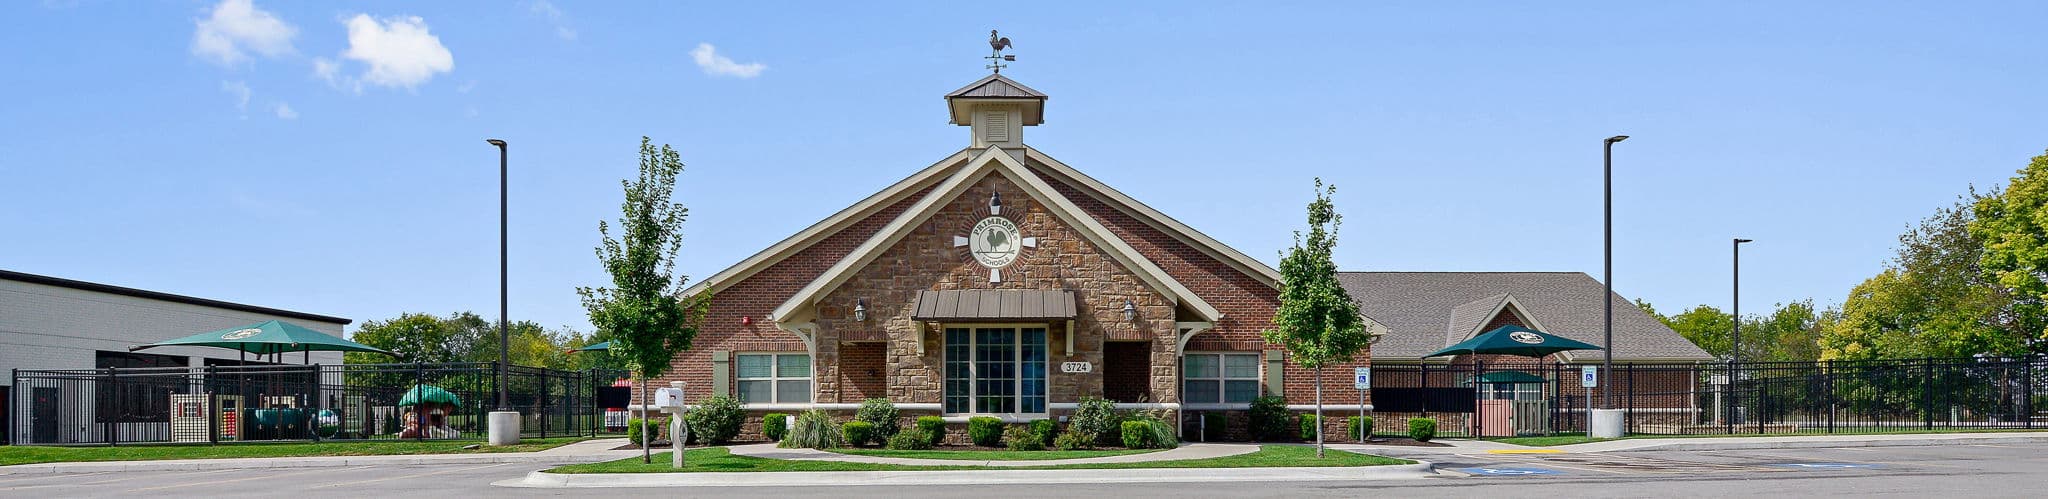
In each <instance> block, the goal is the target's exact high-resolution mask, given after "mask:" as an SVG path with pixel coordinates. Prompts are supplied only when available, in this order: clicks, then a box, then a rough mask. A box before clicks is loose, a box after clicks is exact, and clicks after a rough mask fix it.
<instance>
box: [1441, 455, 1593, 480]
mask: <svg viewBox="0 0 2048 499" xmlns="http://www.w3.org/2000/svg"><path fill="white" fill-rule="evenodd" d="M1469 457H1475V458H1476V457H1478V456H1469ZM1503 461H1507V462H1511V463H1519V464H1533V465H1539V466H1552V467H1557V468H1564V469H1568V470H1579V471H1597V472H1601V473H1612V474H1616V475H1627V474H1629V473H1628V472H1625V471H1614V470H1603V469H1598V468H1580V467H1577V466H1565V465H1562V464H1557V463H1553V462H1549V461H1548V460H1539V461H1527V460H1520V459H1503Z"/></svg>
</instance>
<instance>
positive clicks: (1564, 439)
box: [1486, 428, 2048, 447]
mask: <svg viewBox="0 0 2048 499" xmlns="http://www.w3.org/2000/svg"><path fill="white" fill-rule="evenodd" d="M2029 431H2048V429H2043V430H2025V429H2012V428H1981V429H1976V428H1941V429H1934V430H1900V429H1889V430H1888V431H1855V430H1853V429H1851V430H1843V429H1837V430H1836V431H1835V432H1834V433H1828V432H1825V431H1802V432H1797V433H1765V434H1756V433H1747V434H1745V433H1737V434H1734V435H1729V434H1726V433H1716V434H1711V435H1628V436H1624V437H1621V438H1618V439H1616V438H1588V437H1586V434H1584V433H1580V432H1569V433H1559V434H1557V435H1549V436H1541V437H1502V438H1488V439H1486V440H1491V441H1495V442H1500V443H1504V444H1514V445H1527V446H1531V447H1549V446H1554V445H1571V444H1583V443H1590V442H1605V441H1609V440H1628V439H1644V438H1723V437H1793V436H1800V437H1809V436H1821V435H1928V434H1940V433H2023V432H2029Z"/></svg>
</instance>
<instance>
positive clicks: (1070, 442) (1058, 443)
mask: <svg viewBox="0 0 2048 499" xmlns="http://www.w3.org/2000/svg"><path fill="white" fill-rule="evenodd" d="M1096 438H1097V437H1096V436H1095V435H1090V434H1087V433H1082V432H1078V431H1074V429H1073V427H1068V428H1067V432H1066V433H1061V434H1060V436H1059V438H1054V439H1053V440H1052V446H1053V447H1054V448H1057V449H1059V450H1080V449H1087V448H1092V447H1095V439H1096Z"/></svg>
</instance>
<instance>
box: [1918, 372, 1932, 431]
mask: <svg viewBox="0 0 2048 499" xmlns="http://www.w3.org/2000/svg"><path fill="white" fill-rule="evenodd" d="M1920 399H1921V407H1923V409H1921V410H1920V414H1921V419H1922V420H1924V421H1925V424H1924V429H1928V430H1932V429H1934V359H1933V358H1931V357H1930V358H1924V359H1920Z"/></svg>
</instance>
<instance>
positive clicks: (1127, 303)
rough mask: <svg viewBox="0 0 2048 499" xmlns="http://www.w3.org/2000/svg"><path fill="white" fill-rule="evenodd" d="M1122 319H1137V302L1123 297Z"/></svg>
mask: <svg viewBox="0 0 2048 499" xmlns="http://www.w3.org/2000/svg"><path fill="white" fill-rule="evenodd" d="M1124 320H1127V321H1134V320H1138V303H1137V302H1134V301H1131V299H1129V298H1125V299H1124Z"/></svg>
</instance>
